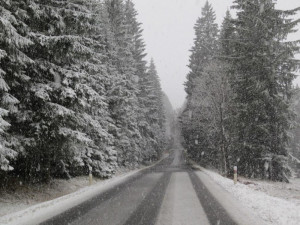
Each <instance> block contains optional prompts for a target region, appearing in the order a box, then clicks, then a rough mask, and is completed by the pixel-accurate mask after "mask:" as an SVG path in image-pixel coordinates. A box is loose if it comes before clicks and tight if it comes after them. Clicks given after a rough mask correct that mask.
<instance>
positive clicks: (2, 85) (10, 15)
mask: <svg viewBox="0 0 300 225" xmlns="http://www.w3.org/2000/svg"><path fill="white" fill-rule="evenodd" d="M22 3H24V2H23V1H10V0H7V1H1V2H0V98H1V101H0V142H1V144H0V174H1V172H2V171H10V170H13V167H12V166H11V163H12V162H11V160H15V158H16V156H17V152H19V151H21V149H17V150H16V148H14V147H15V145H18V141H17V139H16V138H14V134H12V132H11V131H8V129H9V128H10V126H11V120H10V119H9V117H10V116H11V115H12V114H15V113H17V111H18V110H17V106H16V105H17V104H18V103H19V100H18V99H17V98H16V97H15V96H14V95H13V94H12V91H11V89H12V88H14V87H15V86H17V85H19V84H22V83H23V80H24V78H25V77H26V75H25V70H26V69H27V68H28V67H30V66H32V64H33V61H32V60H31V59H30V58H29V57H28V56H27V55H26V53H25V50H26V49H27V48H29V47H30V46H31V45H32V44H33V43H32V41H31V40H30V39H29V37H28V34H29V33H28V29H27V26H26V25H25V24H24V23H23V22H22V19H23V18H24V17H26V16H27V15H26V12H24V11H22V10H17V9H18V6H19V4H22Z"/></svg>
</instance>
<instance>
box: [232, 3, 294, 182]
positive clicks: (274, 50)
mask: <svg viewBox="0 0 300 225" xmlns="http://www.w3.org/2000/svg"><path fill="white" fill-rule="evenodd" d="M233 8H234V9H236V10H237V18H236V19H235V20H234V26H235V32H236V35H237V37H236V39H235V40H234V42H233V43H234V48H235V50H234V51H235V56H234V66H235V72H236V75H235V82H234V84H233V88H234V91H235V93H236V98H235V104H236V105H235V107H236V110H237V116H236V121H235V123H236V133H237V134H238V145H237V146H235V148H236V151H237V154H236V155H237V156H236V160H237V161H238V162H237V164H238V166H239V171H240V173H241V174H243V175H245V176H250V177H262V176H265V177H268V178H270V179H273V180H281V181H283V180H285V181H287V175H288V174H287V173H289V170H288V168H287V164H286V156H287V142H288V134H287V131H288V129H289V124H290V122H289V121H290V119H291V112H290V111H289V101H290V97H291V85H292V81H293V79H294V77H295V75H294V73H293V72H294V71H295V69H296V68H297V66H298V65H299V64H298V62H297V61H296V60H295V59H294V54H295V52H296V51H297V50H299V48H298V46H297V43H296V42H287V41H285V39H286V37H287V35H288V34H289V33H291V32H293V31H294V28H295V26H296V25H297V23H298V22H299V20H292V19H290V18H291V17H290V16H292V15H295V13H296V12H297V11H299V8H298V9H295V10H288V11H282V10H278V9H276V8H275V1H272V0H256V1H249V0H235V1H234V6H233Z"/></svg>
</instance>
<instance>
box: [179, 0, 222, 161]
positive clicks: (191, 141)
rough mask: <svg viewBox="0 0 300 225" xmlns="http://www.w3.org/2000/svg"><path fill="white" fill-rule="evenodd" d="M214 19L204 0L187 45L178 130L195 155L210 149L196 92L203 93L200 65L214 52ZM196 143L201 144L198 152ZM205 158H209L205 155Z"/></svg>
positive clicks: (208, 5)
mask: <svg viewBox="0 0 300 225" xmlns="http://www.w3.org/2000/svg"><path fill="white" fill-rule="evenodd" d="M215 19H216V17H215V13H214V11H213V9H212V6H211V5H210V4H209V3H208V2H206V3H205V6H204V7H203V8H202V16H201V17H200V18H199V19H198V20H197V22H196V25H195V27H194V28H195V35H196V37H195V40H194V46H193V47H192V49H191V52H192V54H191V56H190V64H189V68H190V72H189V74H188V75H187V82H186V83H185V90H186V92H187V94H188V96H187V106H186V109H185V110H184V112H183V113H184V114H186V116H183V117H182V118H185V119H186V120H183V124H182V128H183V130H182V132H183V136H184V138H185V142H186V145H187V148H188V152H189V154H190V155H191V156H192V157H194V158H195V159H200V158H202V159H204V158H205V157H206V156H208V155H209V154H207V153H208V152H209V151H210V150H209V149H210V148H208V146H209V143H208V142H209V137H208V136H207V133H206V126H208V125H206V123H209V120H208V118H205V117H202V116H201V115H202V114H201V111H202V110H203V108H204V107H206V106H207V104H204V105H201V102H199V101H198V100H199V99H198V96H199V95H200V96H205V95H206V94H205V92H204V90H202V89H201V88H200V87H201V86H202V85H203V84H205V80H204V79H203V72H204V68H205V67H206V66H207V64H208V63H209V62H210V61H211V60H212V59H213V58H214V56H216V53H217V48H218V42H217V38H218V25H217V24H216V22H215ZM196 86H198V87H196ZM195 89H197V91H195ZM196 92H197V93H196ZM200 92H201V93H200ZM202 103H204V102H202ZM198 144H199V145H201V149H202V150H201V152H200V150H199V147H198ZM205 148H206V149H205ZM205 152H206V154H205ZM201 153H202V154H201ZM202 161H203V160H202ZM205 161H209V159H206V160H205ZM203 162H204V161H203Z"/></svg>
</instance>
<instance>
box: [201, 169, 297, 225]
mask: <svg viewBox="0 0 300 225" xmlns="http://www.w3.org/2000/svg"><path fill="white" fill-rule="evenodd" d="M201 170H202V171H203V172H204V173H206V174H207V175H208V176H209V177H211V178H212V179H213V180H214V181H215V182H216V183H217V184H219V185H220V186H221V187H223V188H224V189H225V190H226V191H228V192H229V193H231V194H232V195H233V196H234V197H235V198H236V199H238V200H239V202H240V203H241V204H242V205H244V206H245V207H248V208H249V210H252V211H253V212H254V213H255V214H256V215H258V216H259V217H260V218H262V219H263V220H264V221H265V222H266V223H267V224H270V225H271V224H272V225H287V224H289V225H299V224H300V201H299V202H298V201H291V200H290V199H291V198H292V197H291V198H286V199H283V198H280V197H274V196H271V195H270V193H269V194H268V192H267V191H265V192H262V191H260V190H259V189H253V187H249V186H247V185H245V184H242V183H238V184H236V185H234V184H233V181H232V180H231V179H228V178H225V177H222V176H221V175H219V174H217V173H215V172H212V171H210V170H207V169H204V168H201ZM269 185H270V186H272V190H276V185H278V183H275V182H274V183H273V185H272V184H271V182H269ZM254 186H255V185H254ZM272 193H273V192H272ZM273 194H274V193H273ZM287 199H289V200H287Z"/></svg>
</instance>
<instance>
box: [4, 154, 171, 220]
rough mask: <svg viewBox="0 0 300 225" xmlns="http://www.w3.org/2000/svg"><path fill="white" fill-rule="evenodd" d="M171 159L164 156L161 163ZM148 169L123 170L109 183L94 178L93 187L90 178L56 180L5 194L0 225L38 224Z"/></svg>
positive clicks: (108, 181) (166, 155)
mask: <svg viewBox="0 0 300 225" xmlns="http://www.w3.org/2000/svg"><path fill="white" fill-rule="evenodd" d="M168 156H169V155H168V154H167V153H165V154H164V155H163V157H162V159H161V160H163V159H164V158H166V157H168ZM159 162H160V161H158V162H156V163H155V164H157V163H159ZM155 164H154V165H155ZM152 166H153V165H152ZM149 167H151V166H149ZM145 168H148V167H143V168H141V169H136V170H133V171H129V170H120V171H119V172H118V173H117V174H116V176H115V177H113V178H111V179H109V180H99V179H98V180H97V179H94V183H93V185H92V186H88V177H77V178H73V179H71V180H69V181H64V180H55V181H54V182H53V183H52V184H51V185H50V186H45V185H41V186H38V187H36V188H34V189H32V190H24V189H22V190H20V191H18V192H15V193H14V194H9V193H6V194H5V193H3V194H1V196H0V224H1V225H20V224H22V225H34V224H39V223H41V222H42V221H45V220H47V219H49V218H52V217H54V216H56V215H58V214H60V213H62V212H64V211H66V210H68V209H70V208H72V207H73V206H75V205H79V204H80V203H82V202H84V201H86V200H88V199H91V198H92V197H93V196H96V195H97V194H99V193H102V192H104V191H106V190H109V189H110V188H112V187H114V186H116V185H118V184H120V183H122V182H124V181H125V180H127V179H128V178H129V177H131V176H133V175H134V174H136V173H138V172H139V171H141V170H143V169H145Z"/></svg>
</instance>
